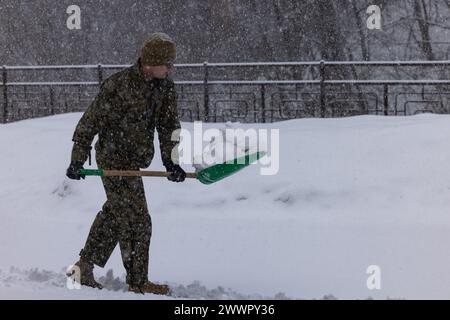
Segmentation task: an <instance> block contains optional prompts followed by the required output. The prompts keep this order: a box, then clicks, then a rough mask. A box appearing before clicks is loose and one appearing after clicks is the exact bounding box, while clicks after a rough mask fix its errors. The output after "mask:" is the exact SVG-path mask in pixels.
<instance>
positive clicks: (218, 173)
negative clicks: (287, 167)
mask: <svg viewBox="0 0 450 320" xmlns="http://www.w3.org/2000/svg"><path fill="white" fill-rule="evenodd" d="M265 155H266V152H264V151H258V152H255V153H252V154H247V155H245V156H242V157H239V158H236V159H234V160H230V161H227V162H225V163H220V164H216V165H213V166H211V167H208V168H205V169H202V170H200V171H199V172H197V180H199V181H200V182H201V183H203V184H211V183H214V182H217V181H220V180H222V179H224V178H226V177H229V176H231V175H232V174H235V173H236V172H238V171H239V170H242V169H243V168H245V167H247V166H248V165H250V164H251V163H253V162H255V161H257V160H258V159H260V158H262V157H264V156H265Z"/></svg>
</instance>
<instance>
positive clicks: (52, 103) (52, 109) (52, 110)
mask: <svg viewBox="0 0 450 320" xmlns="http://www.w3.org/2000/svg"><path fill="white" fill-rule="evenodd" d="M50 114H51V115H52V116H53V115H54V114H55V93H54V91H53V87H51V86H50Z"/></svg>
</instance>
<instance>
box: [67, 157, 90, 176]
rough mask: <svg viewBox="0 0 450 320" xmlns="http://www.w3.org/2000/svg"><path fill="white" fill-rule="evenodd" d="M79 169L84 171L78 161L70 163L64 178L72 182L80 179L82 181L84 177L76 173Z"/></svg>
mask: <svg viewBox="0 0 450 320" xmlns="http://www.w3.org/2000/svg"><path fill="white" fill-rule="evenodd" d="M80 169H84V168H83V164H82V163H81V162H78V161H72V162H71V163H70V166H69V168H67V171H66V176H67V177H68V178H70V179H74V180H80V178H82V179H84V178H85V177H86V176H85V175H84V174H79V173H78V170H80Z"/></svg>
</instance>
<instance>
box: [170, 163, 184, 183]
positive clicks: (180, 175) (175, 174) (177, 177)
mask: <svg viewBox="0 0 450 320" xmlns="http://www.w3.org/2000/svg"><path fill="white" fill-rule="evenodd" d="M166 170H167V172H171V173H172V174H170V175H169V176H168V177H167V179H169V180H170V181H173V182H182V181H184V179H185V178H186V172H185V171H184V170H183V169H182V168H181V167H180V166H179V165H177V164H174V163H171V164H169V165H167V166H166Z"/></svg>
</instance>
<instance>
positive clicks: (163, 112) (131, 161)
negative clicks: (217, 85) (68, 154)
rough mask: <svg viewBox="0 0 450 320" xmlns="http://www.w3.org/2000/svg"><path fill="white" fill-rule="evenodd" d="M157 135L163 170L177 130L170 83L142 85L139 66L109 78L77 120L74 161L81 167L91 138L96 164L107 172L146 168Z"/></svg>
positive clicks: (167, 161) (177, 122)
mask: <svg viewBox="0 0 450 320" xmlns="http://www.w3.org/2000/svg"><path fill="white" fill-rule="evenodd" d="M155 128H156V130H157V131H158V137H159V141H160V149H161V156H162V161H163V164H164V165H168V164H170V163H171V162H172V159H171V154H172V150H173V149H174V148H175V147H176V145H177V143H178V142H177V141H172V132H173V131H174V130H176V129H179V128H180V122H179V120H178V114H177V95H176V91H175V87H174V83H173V81H172V80H171V79H164V80H152V81H146V80H145V78H144V77H143V75H142V73H141V71H140V62H139V60H138V61H137V62H136V63H135V64H134V65H133V66H131V67H129V68H127V69H124V70H122V71H120V72H118V73H115V74H113V75H112V76H110V77H109V78H107V79H106V80H105V81H104V82H103V83H102V85H101V88H100V92H99V94H98V95H97V97H96V98H95V100H94V101H93V102H92V103H91V104H90V105H89V107H88V108H87V110H86V111H85V112H84V114H83V116H82V117H81V119H80V121H79V122H78V125H77V127H76V129H75V132H74V134H73V138H72V140H73V142H74V145H73V149H72V161H78V162H81V163H84V162H85V161H86V159H87V157H88V155H89V152H90V150H91V143H92V140H93V139H94V137H95V135H96V134H98V136H99V138H98V141H97V143H96V144H95V150H96V159H97V163H98V165H99V167H103V168H106V169H130V168H134V169H136V168H145V167H148V166H149V165H150V163H151V161H152V158H153V154H154V146H153V136H154V131H155Z"/></svg>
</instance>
